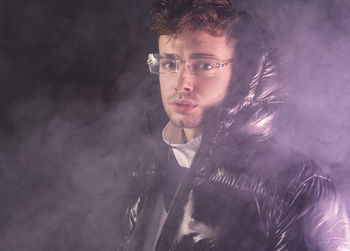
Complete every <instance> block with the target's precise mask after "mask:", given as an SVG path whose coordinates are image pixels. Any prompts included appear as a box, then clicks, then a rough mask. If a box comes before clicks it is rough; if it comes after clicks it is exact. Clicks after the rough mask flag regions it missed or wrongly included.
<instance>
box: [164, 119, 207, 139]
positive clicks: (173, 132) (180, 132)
mask: <svg viewBox="0 0 350 251" xmlns="http://www.w3.org/2000/svg"><path fill="white" fill-rule="evenodd" d="M163 133H164V134H163V137H164V138H165V139H166V140H167V141H168V142H170V143H172V144H185V143H187V142H190V141H191V140H193V139H195V138H197V137H198V136H200V135H201V134H202V130H201V129H200V128H182V127H176V126H174V125H173V124H172V123H171V122H169V123H168V124H167V125H166V127H165V129H164V131H163Z"/></svg>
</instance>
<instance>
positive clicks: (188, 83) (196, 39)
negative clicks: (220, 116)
mask: <svg viewBox="0 0 350 251" xmlns="http://www.w3.org/2000/svg"><path fill="white" fill-rule="evenodd" d="M234 45H235V42H234V41H230V42H229V40H227V39H226V36H222V37H214V36H212V35H210V34H208V33H207V32H204V31H197V32H194V33H191V34H180V35H178V36H176V37H171V36H167V35H162V36H160V38H159V53H169V54H175V55H177V56H178V57H179V58H180V59H181V60H191V59H195V58H198V57H202V56H204V57H209V58H215V59H220V60H227V59H231V58H232V57H233V52H234ZM219 62H220V63H221V62H222V61H219ZM230 78H231V65H227V66H225V67H220V68H219V69H218V70H217V72H216V74H215V76H210V77H205V76H200V75H196V74H193V73H191V72H189V71H188V70H187V69H186V67H185V63H182V64H180V68H179V70H178V72H177V73H172V74H160V75H159V81H160V89H161V96H162V102H163V106H164V109H165V111H166V113H167V114H168V116H169V119H170V121H171V122H172V123H173V124H174V125H175V126H177V127H184V128H200V124H201V120H202V116H203V113H204V111H205V110H206V109H207V108H208V107H211V106H213V105H216V104H218V103H220V102H221V101H222V100H223V99H224V97H225V95H226V92H227V89H228V86H229V82H230Z"/></svg>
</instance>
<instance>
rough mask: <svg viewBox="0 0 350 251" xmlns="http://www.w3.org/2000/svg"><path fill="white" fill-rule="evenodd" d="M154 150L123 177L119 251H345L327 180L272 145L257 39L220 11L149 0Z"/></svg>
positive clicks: (270, 99) (271, 84) (266, 77)
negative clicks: (126, 185) (157, 96)
mask: <svg viewBox="0 0 350 251" xmlns="http://www.w3.org/2000/svg"><path fill="white" fill-rule="evenodd" d="M152 17H153V30H154V31H155V32H156V34H157V35H158V36H159V40H158V42H159V53H152V54H150V55H149V58H148V65H149V67H150V71H151V73H154V74H159V82H160V90H161V96H162V103H163V107H164V110H165V112H166V115H167V116H166V117H165V118H164V117H163V116H162V113H161V112H160V111H156V112H155V113H151V114H150V115H149V116H148V123H149V125H148V126H149V129H150V132H151V134H152V136H153V137H154V139H155V144H154V149H153V151H152V154H147V155H146V157H145V158H144V161H143V163H142V164H141V165H140V166H138V167H137V168H136V169H135V170H134V172H133V177H132V181H131V182H132V183H131V185H130V189H131V193H130V195H129V197H128V203H127V215H128V223H127V224H126V226H125V228H124V232H123V243H122V247H121V250H135V251H136V250H137V251H142V250H147V251H153V250H156V251H167V250H179V251H180V250H181V251H185V250H186V251H192V250H201V251H207V250H217V251H226V250H239V251H247V250H248V251H253V250H254V251H256V250H269V251H270V250H276V251H277V250H279V251H281V250H288V251H290V250H297V251H302V250H329V251H335V250H342V251H345V250H350V246H349V220H348V217H347V215H346V211H345V209H344V206H343V205H342V203H341V201H340V199H339V196H338V194H337V192H336V191H335V190H334V188H333V184H332V181H331V180H330V179H328V178H327V177H325V176H323V175H322V173H321V171H320V170H319V168H318V167H316V166H315V165H314V164H313V162H312V161H310V160H307V159H306V158H305V157H303V156H302V155H301V154H297V153H290V152H288V151H287V150H283V148H281V147H280V146H278V144H277V143H276V142H275V140H274V138H273V126H272V125H273V123H272V122H273V119H274V117H275V114H276V110H277V107H278V105H279V104H280V103H281V102H282V101H283V95H282V92H281V91H280V88H279V85H278V82H277V79H276V76H275V75H276V74H275V67H274V65H273V62H272V60H271V55H270V53H269V52H268V50H267V49H266V45H265V43H264V39H263V36H262V32H261V31H260V30H259V28H258V27H257V26H255V25H254V23H253V22H251V21H250V19H249V17H248V16H247V15H246V14H244V13H238V12H236V11H235V10H234V9H233V8H232V6H231V4H230V2H229V1H228V0H197V1H196V0H158V1H156V2H155V3H154V6H153V9H152Z"/></svg>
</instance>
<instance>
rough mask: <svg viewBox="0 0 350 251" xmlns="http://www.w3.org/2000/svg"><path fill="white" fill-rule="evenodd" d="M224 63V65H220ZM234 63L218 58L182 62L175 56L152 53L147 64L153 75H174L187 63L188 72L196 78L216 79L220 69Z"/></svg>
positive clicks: (199, 58) (202, 58)
mask: <svg viewBox="0 0 350 251" xmlns="http://www.w3.org/2000/svg"><path fill="white" fill-rule="evenodd" d="M220 62H222V63H220ZM232 62H233V59H226V60H220V59H218V58H210V57H198V58H193V59H190V60H181V59H180V58H179V57H178V56H177V55H175V54H159V53H151V54H149V55H148V60H147V64H148V66H149V70H150V72H151V73H152V74H174V73H177V72H178V71H179V69H180V65H181V64H182V63H185V67H186V70H187V71H188V72H190V73H192V74H194V75H196V76H201V77H215V76H216V75H217V72H218V70H219V68H221V67H224V66H226V65H228V64H230V63H232Z"/></svg>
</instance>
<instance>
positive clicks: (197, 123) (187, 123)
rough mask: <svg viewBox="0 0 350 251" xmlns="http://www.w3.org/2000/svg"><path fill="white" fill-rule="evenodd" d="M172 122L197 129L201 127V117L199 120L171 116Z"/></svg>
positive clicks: (181, 126)
mask: <svg viewBox="0 0 350 251" xmlns="http://www.w3.org/2000/svg"><path fill="white" fill-rule="evenodd" d="M170 121H171V123H172V124H173V125H174V126H176V127H179V128H188V129H195V128H198V127H200V124H201V123H200V119H199V120H186V119H172V118H170Z"/></svg>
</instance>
